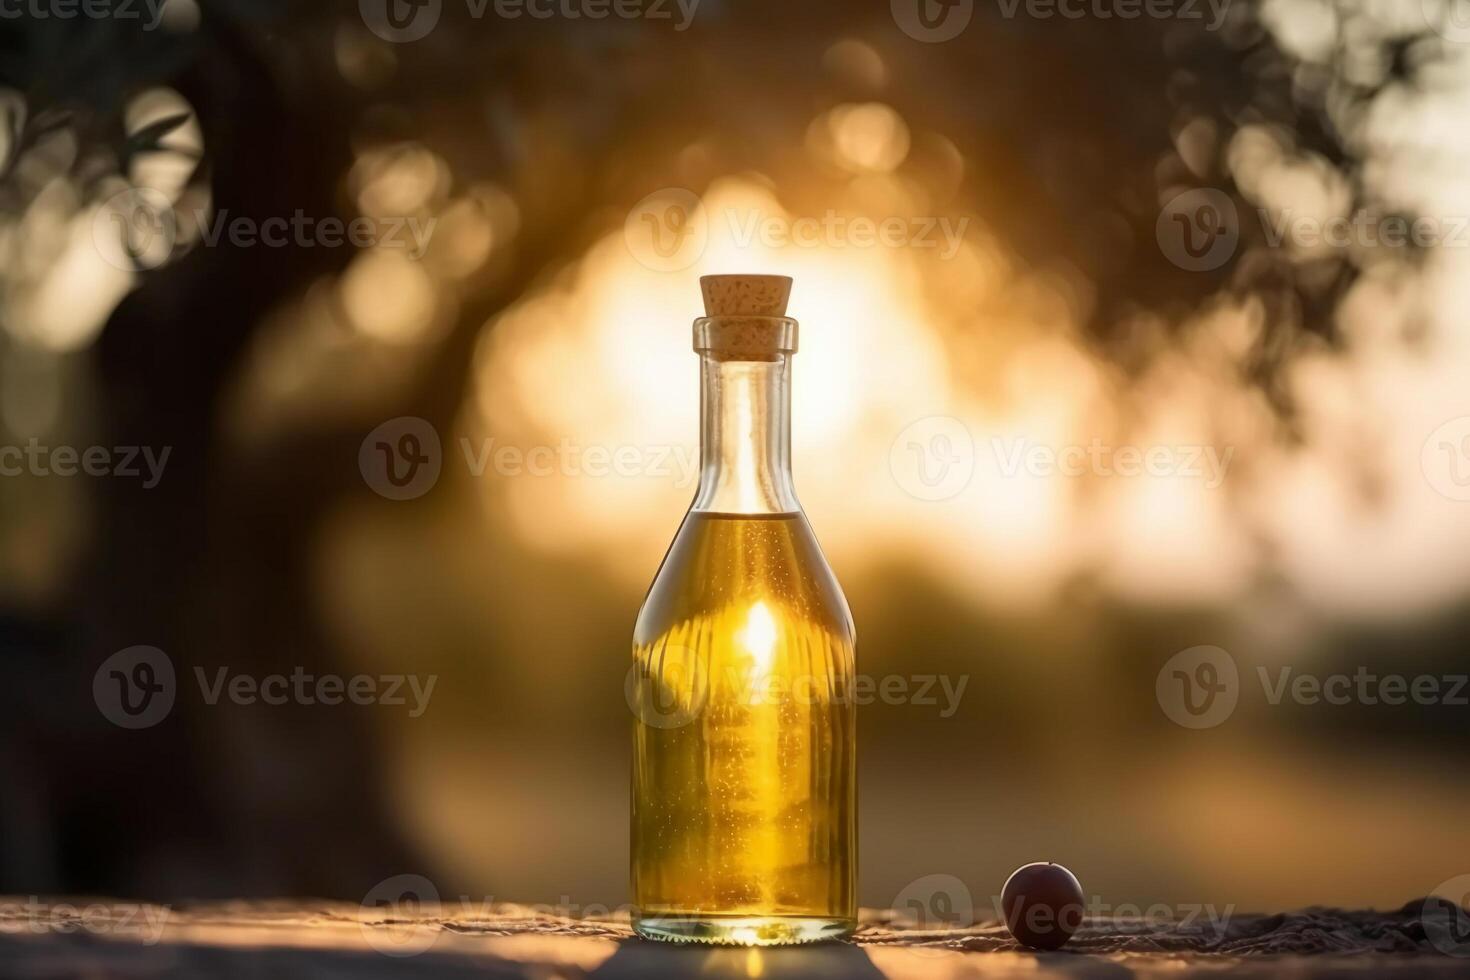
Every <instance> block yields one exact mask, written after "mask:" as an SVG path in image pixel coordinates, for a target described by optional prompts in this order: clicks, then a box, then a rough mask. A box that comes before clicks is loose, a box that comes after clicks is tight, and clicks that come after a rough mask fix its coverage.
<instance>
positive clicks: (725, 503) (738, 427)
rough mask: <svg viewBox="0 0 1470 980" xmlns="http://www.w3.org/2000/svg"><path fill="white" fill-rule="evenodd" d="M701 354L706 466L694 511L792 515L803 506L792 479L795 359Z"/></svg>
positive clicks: (702, 459)
mask: <svg viewBox="0 0 1470 980" xmlns="http://www.w3.org/2000/svg"><path fill="white" fill-rule="evenodd" d="M774 356H775V360H771V361H735V360H717V359H716V358H714V357H711V356H710V355H709V354H703V355H701V356H700V383H699V388H700V411H699V419H700V439H699V449H700V471H699V492H698V493H697V494H696V495H695V497H694V508H693V509H694V510H697V511H712V512H715V513H722V514H789V513H794V512H796V511H798V510H800V509H801V505H800V504H799V503H797V502H796V489H795V486H794V484H793V483H792V479H791V357H790V355H788V354H776V355H774Z"/></svg>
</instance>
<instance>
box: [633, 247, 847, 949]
mask: <svg viewBox="0 0 1470 980" xmlns="http://www.w3.org/2000/svg"><path fill="white" fill-rule="evenodd" d="M700 285H701V288H702V290H703V292H704V299H705V310H706V313H707V314H708V315H707V316H705V317H702V318H700V319H697V320H695V322H694V347H695V350H697V351H698V352H699V354H700V370H701V384H700V390H701V401H702V406H701V410H700V425H701V434H700V456H701V470H700V482H699V490H698V492H697V493H696V495H695V499H694V503H693V505H692V506H691V508H690V510H689V513H688V514H687V515H686V516H685V518H684V523H683V525H682V526H681V527H680V528H679V531H678V534H677V535H676V536H675V538H674V543H673V545H672V546H671V547H670V548H669V552H668V554H667V555H666V556H665V557H664V561H663V565H662V566H661V567H660V568H659V571H658V574H657V576H656V577H655V578H654V582H653V586H652V588H651V589H650V590H649V593H648V597H647V598H646V599H645V600H644V603H643V608H642V609H641V610H640V612H639V614H638V623H637V626H636V627H635V629H634V634H633V667H632V669H631V671H630V672H629V675H628V687H627V694H628V699H629V704H630V705H631V706H632V707H633V709H634V717H635V721H634V736H633V806H632V891H633V904H634V906H635V907H636V909H637V911H636V913H635V917H634V927H635V929H636V930H637V932H638V933H639V934H640V935H642V936H644V937H646V938H650V939H663V940H673V941H682V942H708V943H731V944H742V945H776V944H785V943H801V942H811V941H815V940H820V939H832V938H837V937H840V936H843V935H847V934H848V933H850V932H851V931H852V929H853V928H854V926H855V924H856V922H855V920H856V895H855V892H856V878H857V853H856V850H857V812H856V802H857V801H856V773H855V750H856V731H855V727H856V724H855V723H856V714H855V710H854V704H853V700H852V696H851V695H852V688H853V679H854V669H855V668H854V639H855V637H854V630H853V624H852V616H851V613H850V612H849V611H848V608H847V601H846V599H845V598H843V595H842V590H841V588H840V587H839V586H838V584H837V580H836V578H835V577H834V576H833V574H832V571H831V569H830V568H829V567H828V565H827V561H826V559H825V558H824V557H823V556H822V552H821V549H820V548H819V547H818V546H817V541H816V538H815V537H814V536H813V534H812V530H811V527H810V525H809V524H808V523H807V519H806V515H805V514H803V513H802V509H801V505H800V504H799V503H798V502H797V499H796V492H795V489H794V487H793V484H792V479H791V384H790V382H791V355H792V354H793V353H794V352H795V351H796V339H797V324H796V321H795V320H791V319H788V318H786V317H785V316H784V314H785V311H786V298H787V296H788V295H789V292H790V288H791V280H790V279H788V278H786V277H784V276H706V277H704V278H702V279H701V280H700Z"/></svg>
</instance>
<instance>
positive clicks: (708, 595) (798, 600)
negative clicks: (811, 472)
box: [634, 511, 854, 643]
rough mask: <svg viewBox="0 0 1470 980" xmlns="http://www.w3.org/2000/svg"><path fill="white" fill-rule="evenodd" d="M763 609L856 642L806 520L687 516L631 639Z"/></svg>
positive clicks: (772, 516) (644, 639)
mask: <svg viewBox="0 0 1470 980" xmlns="http://www.w3.org/2000/svg"><path fill="white" fill-rule="evenodd" d="M758 603H759V604H764V605H765V606H767V607H771V608H775V609H779V610H781V612H782V614H783V615H785V616H789V617H793V618H795V619H799V620H803V621H807V622H810V623H812V624H813V625H817V626H820V628H821V629H822V630H823V631H824V632H827V633H829V634H834V635H835V636H836V637H837V638H840V639H844V640H846V641H847V642H849V643H850V642H852V640H853V638H854V629H853V623H852V614H851V612H850V611H849V609H848V605H847V598H846V597H845V596H844V595H843V592H842V587H841V586H840V585H839V584H838V582H837V577H836V576H835V575H834V574H833V572H832V569H831V566H829V565H828V563H827V559H826V557H825V556H824V555H823V554H822V550H821V548H820V547H819V546H818V544H817V540H816V535H815V534H814V533H813V532H812V529H811V525H810V523H809V522H808V521H807V519H806V515H805V514H803V513H801V512H800V511H795V512H791V513H786V514H769V515H768V514H761V515H742V514H720V513H710V512H705V511H690V513H689V514H688V515H687V516H686V517H685V519H684V523H683V524H682V525H681V526H680V528H679V531H678V533H677V534H676V535H675V537H674V541H673V544H672V545H670V547H669V551H668V554H667V555H665V557H664V560H663V564H662V565H661V566H660V567H659V570H658V574H657V575H656V576H655V577H654V581H653V585H652V587H651V588H650V589H649V591H648V596H647V597H646V598H645V599H644V602H643V607H642V609H641V610H640V611H639V614H638V623H637V626H636V627H635V631H634V640H635V642H639V643H641V642H650V641H651V640H652V639H654V638H656V637H657V636H658V635H660V634H662V633H663V632H665V631H667V630H668V629H670V628H671V627H674V626H676V625H677V624H679V623H682V622H688V621H693V620H697V619H700V618H701V617H707V616H710V615H712V614H718V613H721V612H722V611H728V610H732V609H733V610H737V611H738V610H741V609H745V608H749V607H753V606H755V605H756V604H758Z"/></svg>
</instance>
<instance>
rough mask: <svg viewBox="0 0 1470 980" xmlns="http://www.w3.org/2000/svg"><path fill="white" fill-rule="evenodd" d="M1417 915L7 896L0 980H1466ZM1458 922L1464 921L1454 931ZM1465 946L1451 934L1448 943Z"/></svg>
mask: <svg viewBox="0 0 1470 980" xmlns="http://www.w3.org/2000/svg"><path fill="white" fill-rule="evenodd" d="M1425 925H1426V921H1425V918H1424V916H1423V915H1422V914H1421V910H1420V909H1418V908H1415V907H1413V905H1412V904H1411V905H1410V906H1406V907H1405V908H1404V909H1402V910H1399V911H1397V912H1386V913H1377V912H1344V911H1341V910H1335V909H1310V910H1306V911H1303V912H1296V913H1288V914H1281V915H1236V916H1232V917H1231V918H1230V919H1229V921H1228V923H1226V924H1225V925H1224V926H1223V927H1222V926H1189V927H1182V928H1181V927H1179V926H1175V925H1169V924H1159V923H1152V922H1145V921H1141V920H1131V919H1130V920H1123V919H1108V920H1103V921H1096V920H1090V921H1089V922H1088V923H1087V924H1086V925H1085V926H1084V927H1083V929H1082V930H1081V931H1080V932H1079V933H1078V935H1077V936H1076V937H1074V939H1073V942H1072V944H1070V945H1069V947H1068V949H1067V950H1066V951H1063V952H1058V953H1043V954H1037V953H1031V952H1027V951H1024V950H1020V949H1018V948H1017V947H1016V945H1015V943H1014V942H1013V941H1011V940H1010V939H1009V937H1008V935H1007V934H1006V932H1005V929H1004V927H1003V926H1001V925H999V924H997V923H993V922H984V923H979V924H976V925H974V926H972V927H970V928H966V929H950V930H928V931H925V930H919V929H915V928H913V927H912V926H906V925H905V924H904V923H903V922H901V921H899V920H898V918H897V917H896V916H895V915H894V914H893V913H887V912H865V913H864V925H863V928H862V929H861V930H860V931H859V933H858V936H857V937H856V939H855V940H854V941H853V942H851V943H832V944H824V945H818V946H804V947H790V948H783V949H738V948H715V947H708V946H669V945H663V944H657V943H648V942H643V941H641V940H638V939H635V938H633V937H632V934H631V931H630V929H629V927H628V925H627V923H626V921H625V920H623V919H619V918H616V917H608V918H599V919H592V920H586V919H581V920H579V919H573V918H567V917H562V916H558V915H554V914H551V913H550V912H547V911H541V910H534V909H530V908H526V907H523V906H515V905H504V904H496V905H490V906H486V907H483V908H479V909H476V910H474V911H473V912H466V911H465V909H464V908H463V907H450V906H447V905H441V906H433V907H426V908H423V909H419V910H417V911H414V912H404V911H398V910H394V911H392V912H391V913H385V912H384V911H383V910H379V909H369V908H364V907H361V906H357V905H350V904H342V903H333V902H303V901H275V902H213V903H191V904H188V905H173V906H158V905H139V904H132V903H126V902H119V901H116V900H107V899H89V898H75V899H54V898H52V899H46V900H41V899H37V898H27V897H12V898H0V976H4V977H34V978H53V977H98V978H102V977H129V978H146V977H206V976H207V977H237V976H238V977H272V978H274V977H297V976H300V977H349V976H350V977H368V978H374V977H417V978H429V980H434V978H441V977H445V978H447V977H456V978H460V977H463V978H468V977H475V978H481V980H499V978H508V977H524V978H535V980H552V978H577V977H597V978H602V980H612V978H638V980H657V978H664V977H698V978H701V980H721V978H727V977H728V978H741V980H755V978H762V980H772V978H856V980H861V978H885V977H886V978H892V980H910V978H912V980H920V978H922V980H948V978H961V977H966V978H968V977H1013V976H1014V977H1029V978H1044V977H1072V978H1077V977H1080V978H1089V977H1099V978H1117V977H1128V976H1138V977H1155V976H1157V977H1166V976H1167V977H1195V976H1200V977H1203V976H1232V977H1235V976H1246V977H1279V976H1288V977H1300V978H1316V977H1342V976H1362V977H1369V976H1372V977H1380V976H1382V977H1415V976H1429V977H1458V976H1465V977H1470V937H1467V942H1466V943H1464V944H1460V945H1453V946H1450V948H1451V951H1452V952H1454V953H1457V954H1459V953H1463V954H1465V955H1447V954H1446V952H1444V948H1445V947H1446V945H1447V941H1446V940H1445V939H1444V936H1443V935H1442V934H1438V933H1436V932H1435V931H1434V924H1433V923H1431V924H1430V931H1429V933H1428V934H1426V929H1425ZM1460 925H1463V923H1457V924H1456V928H1458V927H1459V926H1460ZM1455 935H1458V934H1455Z"/></svg>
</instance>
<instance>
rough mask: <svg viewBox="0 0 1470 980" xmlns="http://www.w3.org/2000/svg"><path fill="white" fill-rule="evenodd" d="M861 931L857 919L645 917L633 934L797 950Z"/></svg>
mask: <svg viewBox="0 0 1470 980" xmlns="http://www.w3.org/2000/svg"><path fill="white" fill-rule="evenodd" d="M856 928H857V922H856V921H854V920H853V919H836V918H831V919H829V918H819V917H815V916H806V915H681V914H672V913H671V914H668V915H643V916H636V917H635V918H634V919H633V931H634V932H636V933H637V934H638V935H639V936H641V937H643V938H644V939H653V940H657V941H658V942H665V943H705V944H710V945H715V946H794V945H799V944H802V943H820V942H829V941H831V940H834V939H845V938H847V937H848V936H851V935H852V933H853V930H854V929H856Z"/></svg>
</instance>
